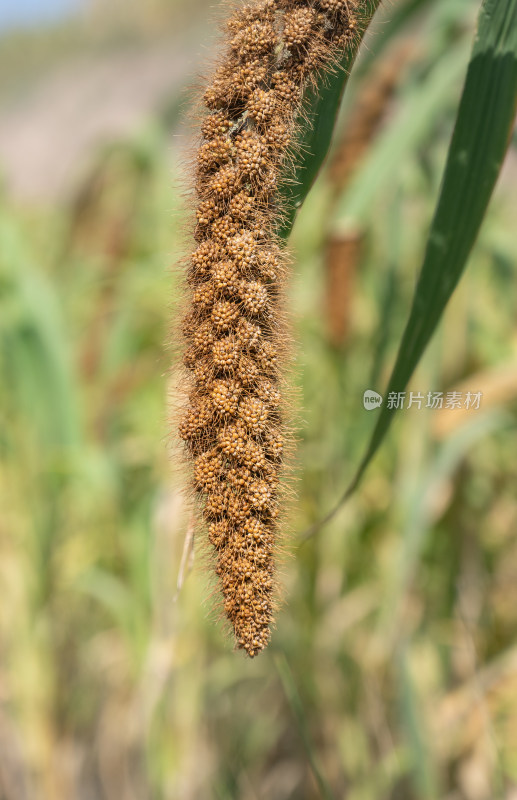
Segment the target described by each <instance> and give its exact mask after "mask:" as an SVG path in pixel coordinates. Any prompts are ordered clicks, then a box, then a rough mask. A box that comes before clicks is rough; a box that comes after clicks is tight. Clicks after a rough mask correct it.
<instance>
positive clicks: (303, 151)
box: [279, 0, 381, 238]
mask: <svg viewBox="0 0 517 800" xmlns="http://www.w3.org/2000/svg"><path fill="white" fill-rule="evenodd" d="M380 3H381V0H369V1H368V2H367V3H365V8H364V10H363V14H362V19H361V22H360V25H359V26H358V31H357V36H356V39H355V41H354V43H353V44H351V45H350V47H349V48H348V49H347V50H346V52H345V54H344V56H343V59H342V61H341V63H340V64H339V65H338V67H337V68H336V70H335V72H334V73H333V74H331V75H330V76H329V75H322V76H321V78H320V81H319V84H318V86H317V88H316V90H314V91H309V92H308V94H307V97H306V98H305V119H304V120H303V122H302V123H301V125H300V135H299V137H298V142H297V155H296V163H295V165H294V169H293V172H292V174H291V175H290V176H289V181H288V182H287V183H286V185H285V187H284V192H283V194H284V199H285V201H286V208H287V209H288V211H287V214H286V219H285V221H284V223H283V225H282V228H281V230H280V232H279V233H280V236H282V237H283V238H287V237H288V236H289V234H290V233H291V230H292V227H293V224H294V220H295V218H296V213H297V211H298V209H299V208H300V206H301V205H302V203H303V201H304V200H305V198H306V196H307V194H308V192H309V189H310V188H311V186H312V184H313V183H314V181H315V179H316V176H317V175H318V172H319V171H320V169H321V166H322V164H323V162H324V161H325V158H326V156H327V153H328V150H329V147H330V142H331V139H332V133H333V131H334V125H335V123H336V118H337V115H338V112H339V107H340V105H341V99H342V97H343V92H344V90H345V88H346V85H347V83H348V78H349V75H350V70H351V69H352V66H353V64H354V61H355V59H356V57H357V53H358V51H359V46H360V44H361V41H362V39H363V36H364V34H365V32H366V29H367V28H368V25H369V24H370V22H371V20H372V17H373V15H374V14H375V11H376V10H377V8H378V7H379V5H380Z"/></svg>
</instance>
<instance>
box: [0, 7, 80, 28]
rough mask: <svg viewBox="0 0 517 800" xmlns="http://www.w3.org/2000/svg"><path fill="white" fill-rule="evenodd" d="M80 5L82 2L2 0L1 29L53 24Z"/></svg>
mask: <svg viewBox="0 0 517 800" xmlns="http://www.w3.org/2000/svg"><path fill="white" fill-rule="evenodd" d="M80 5H81V0H0V29H5V28H11V27H22V26H23V27H27V26H32V25H37V24H39V23H41V22H46V21H49V22H51V21H52V20H55V19H58V18H59V17H61V16H65V15H68V14H70V13H73V12H74V11H75V10H76V9H78V8H79V7H80Z"/></svg>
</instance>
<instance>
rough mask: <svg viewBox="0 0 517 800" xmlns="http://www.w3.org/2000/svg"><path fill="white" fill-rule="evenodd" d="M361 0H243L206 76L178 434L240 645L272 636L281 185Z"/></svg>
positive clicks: (281, 417) (352, 32)
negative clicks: (322, 78) (310, 96)
mask: <svg viewBox="0 0 517 800" xmlns="http://www.w3.org/2000/svg"><path fill="white" fill-rule="evenodd" d="M362 5H363V6H364V3H361V2H358V0H317V2H307V1H304V0H260V2H257V3H251V4H247V5H244V6H242V7H241V8H239V9H237V10H235V11H234V12H233V13H232V15H231V17H230V19H229V20H228V22H227V23H226V26H225V33H224V36H225V38H226V46H225V49H224V53H223V55H222V57H221V59H220V61H219V63H218V65H217V68H216V69H215V71H214V74H213V75H212V78H211V80H210V81H209V82H208V85H206V87H205V89H204V93H203V99H202V103H203V106H204V114H203V118H202V120H201V140H200V143H199V148H198V151H197V155H196V158H195V161H194V164H193V174H194V189H195V197H196V225H195V229H194V239H195V242H196V246H195V249H194V252H193V253H192V256H191V258H190V261H189V264H188V267H187V276H186V281H185V283H186V294H187V300H186V305H187V308H186V313H185V316H184V320H183V325H182V336H183V340H184V351H183V364H184V368H185V375H184V378H183V379H182V383H183V385H184V386H185V385H186V386H187V389H186V391H185V396H186V398H187V399H186V408H185V410H184V414H183V416H182V419H181V422H180V424H179V434H180V437H181V439H182V440H183V441H184V443H185V450H186V452H187V454H188V458H189V460H190V462H191V464H192V467H193V487H194V489H195V490H196V492H197V493H198V494H199V496H200V499H201V503H200V507H201V509H202V511H201V513H202V516H203V517H204V520H205V523H206V525H207V527H208V540H209V542H210V543H211V545H212V547H213V548H214V557H215V558H214V560H215V572H216V574H217V575H218V576H219V581H220V586H221V590H222V595H223V607H224V614H225V615H226V617H227V619H228V620H229V622H230V623H231V626H232V629H233V632H234V636H235V641H236V645H237V647H238V648H241V649H243V650H244V651H245V652H246V653H247V654H248V655H249V656H256V655H257V654H258V653H259V652H260V651H261V650H263V649H264V648H265V647H266V645H267V644H268V641H269V638H270V628H271V624H272V622H273V612H274V608H275V604H276V595H277V588H276V561H277V554H278V550H279V545H280V539H281V527H282V523H281V519H282V501H283V497H284V494H283V484H284V476H283V474H282V472H283V468H284V464H285V444H286V441H288V440H289V430H288V419H287V417H288V411H287V410H286V409H288V407H289V406H288V403H286V398H285V391H286V390H285V380H284V376H285V369H286V359H287V354H288V347H287V345H286V342H287V340H288V338H287V333H286V331H287V329H286V323H285V300H284V293H285V288H286V279H287V257H286V253H285V251H284V249H283V248H282V246H281V244H280V243H279V241H278V239H277V230H278V229H279V226H280V223H281V221H282V217H283V214H284V212H285V209H283V208H282V200H281V191H280V189H281V185H282V182H283V181H284V180H285V176H286V173H288V172H289V164H290V159H292V157H293V152H295V139H296V130H297V127H296V126H297V120H298V119H299V117H300V114H301V113H302V111H303V97H304V92H305V89H306V88H307V87H308V86H309V85H311V86H315V85H316V83H317V77H318V75H319V74H320V72H321V70H325V69H327V70H330V69H333V68H334V67H335V64H336V63H337V62H338V61H339V56H340V54H341V53H342V51H343V48H345V47H347V46H348V45H349V43H350V41H351V40H352V39H353V38H354V37H355V36H356V33H357V28H358V21H359V15H360V12H361V6H362Z"/></svg>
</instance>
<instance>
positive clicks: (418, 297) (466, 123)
mask: <svg viewBox="0 0 517 800" xmlns="http://www.w3.org/2000/svg"><path fill="white" fill-rule="evenodd" d="M516 108H517V0H485V2H484V3H483V5H482V8H481V12H480V15H479V20H478V29H477V33H476V38H475V42H474V48H473V52H472V56H471V60H470V63H469V67H468V71H467V78H466V82H465V86H464V89H463V94H462V98H461V102H460V107H459V111H458V116H457V119H456V126H455V130H454V135H453V138H452V142H451V145H450V148H449V153H448V157H447V163H446V167H445V173H444V178H443V183H442V188H441V192H440V197H439V200H438V205H437V207H436V211H435V215H434V219H433V222H432V225H431V231H430V233H429V238H428V242H427V248H426V252H425V257H424V263H423V266H422V270H421V273H420V276H419V278H418V282H417V286H416V291H415V296H414V299H413V304H412V308H411V312H410V316H409V321H408V323H407V325H406V329H405V331H404V335H403V337H402V342H401V345H400V349H399V352H398V355H397V359H396V362H395V366H394V369H393V372H392V375H391V378H390V381H389V384H388V388H387V392H386V398H387V397H388V396H389V394H390V393H391V392H401V391H403V390H404V389H405V387H406V385H407V383H408V381H409V379H410V378H411V376H412V374H413V372H414V370H415V368H416V366H417V364H418V362H419V360H420V358H421V356H422V354H423V353H424V350H425V349H426V347H427V345H428V343H429V341H430V339H431V337H432V335H433V333H434V331H435V329H436V326H437V325H438V322H439V321H440V318H441V316H442V313H443V311H444V309H445V307H446V305H447V303H448V301H449V299H450V297H451V295H452V293H453V292H454V289H455V288H456V286H457V284H458V281H459V280H460V277H461V275H462V273H463V271H464V269H465V267H466V264H467V260H468V257H469V255H470V252H471V250H472V247H473V245H474V243H475V241H476V238H477V235H478V232H479V229H480V227H481V223H482V222H483V218H484V216H485V213H486V210H487V207H488V203H489V201H490V198H491V195H492V192H493V189H494V186H495V183H496V181H497V178H498V175H499V173H500V171H501V167H502V164H503V161H504V157H505V154H506V151H507V149H508V145H509V142H510V138H511V132H512V128H513V124H514V119H515V112H516ZM395 411H396V409H394V408H393V409H392V408H389V405H388V403H387V402H386V401H385V402H384V404H383V406H382V409H381V412H380V416H379V419H378V421H377V425H376V427H375V429H374V431H373V434H372V438H371V440H370V444H369V446H368V449H367V451H366V454H365V456H364V458H363V460H362V462H361V464H360V466H359V469H358V471H357V474H356V476H355V478H354V479H353V481H352V483H351V485H350V486H349V488H348V489H347V490H346V492H345V494H344V495H343V497H342V498H341V500H340V501H339V503H338V505H337V506H336V508H335V509H334V510H333V511H332V512H331V513H330V514H329V515H327V517H326V518H325V520H323V522H321V523H319V525H318V526H316V527H320V526H321V524H323V523H324V522H326V521H328V520H329V519H331V518H332V516H333V515H334V514H335V513H336V511H337V510H338V509H339V507H340V506H341V504H342V503H343V502H344V501H345V500H346V499H347V498H348V496H349V495H350V494H352V492H353V491H354V490H355V489H356V487H357V486H358V484H359V482H360V480H361V478H362V476H363V474H364V472H365V470H366V468H367V467H368V465H369V463H370V461H371V459H372V458H373V456H374V455H375V453H376V452H377V450H378V449H379V447H380V445H381V443H382V441H383V440H384V437H385V435H386V433H387V431H388V429H389V427H390V424H391V422H392V420H393V417H394V414H395ZM312 532H313V531H309V532H308V533H307V535H310V533H312Z"/></svg>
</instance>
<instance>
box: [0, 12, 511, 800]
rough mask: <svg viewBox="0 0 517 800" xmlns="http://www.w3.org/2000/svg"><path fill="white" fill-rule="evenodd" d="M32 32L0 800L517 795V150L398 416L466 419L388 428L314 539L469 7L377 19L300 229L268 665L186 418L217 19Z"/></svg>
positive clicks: (421, 220)
mask: <svg viewBox="0 0 517 800" xmlns="http://www.w3.org/2000/svg"><path fill="white" fill-rule="evenodd" d="M26 5H27V8H26V9H24V4H21V5H20V6H19V9H18V11H19V14H18V18H17V19H14V12H13V13H12V14H10V15H8V14H3V16H2V15H0V24H1V25H2V26H3V30H0V34H1V42H0V187H1V188H0V508H1V514H0V587H1V592H2V603H1V606H0V798H1V800H148V799H149V800H176V798H178V799H179V800H198V799H199V800H208V799H209V798H216V799H217V800H234V798H235V799H237V798H238V799H239V800H240V799H241V798H242V799H243V800H259V799H260V800H263V799H264V800H287V798H293V799H294V800H312V798H325V800H328V798H347V799H348V800H434V799H435V798H436V800H496V799H499V798H501V799H504V800H516V798H517V745H516V742H517V637H516V634H517V489H516V486H517V461H516V458H515V453H516V451H517V447H516V445H517V430H516V415H517V328H516V313H515V312H516V309H517V281H516V275H515V271H516V263H517V238H516V233H515V216H516V213H517V180H516V177H517V148H516V147H515V137H514V143H513V145H512V148H511V149H510V153H509V156H508V159H507V162H506V165H505V169H504V172H503V175H502V178H501V180H500V182H499V185H498V189H497V192H496V195H495V197H494V199H493V202H492V204H491V207H490V211H489V214H488V217H487V219H486V221H485V224H484V227H483V229H482V235H481V237H480V239H479V241H478V244H477V246H476V249H475V252H474V254H473V256H472V259H471V263H470V268H469V270H468V271H467V274H466V276H465V278H464V279H463V281H462V283H461V285H460V288H459V290H458V291H457V293H456V295H455V296H454V299H453V302H452V303H451V305H450V307H449V309H448V311H447V314H446V317H445V320H444V322H443V324H442V325H441V327H440V331H439V334H438V336H437V337H436V338H435V340H434V342H433V344H432V346H431V348H430V349H429V351H428V353H427V355H426V357H425V359H424V361H423V362H422V365H421V366H420V368H419V370H418V372H417V374H416V375H415V377H414V379H413V380H412V383H411V386H410V387H409V389H410V390H411V391H413V392H414V393H419V392H420V393H422V394H423V395H424V397H426V396H427V393H428V392H430V391H432V392H444V393H448V392H452V391H458V392H461V393H462V396H463V397H465V395H466V393H467V392H468V391H470V392H472V393H477V392H481V393H482V395H483V397H482V402H481V407H480V409H479V410H475V409H470V410H465V409H464V408H463V409H445V408H444V409H441V410H439V409H438V410H431V409H426V408H425V407H423V408H421V409H418V407H417V406H416V405H414V406H413V408H411V409H410V410H405V411H403V412H402V413H401V414H400V415H399V418H398V419H397V421H396V423H395V425H394V427H393V430H392V431H391V433H390V436H389V437H388V440H387V443H386V444H385V445H384V447H383V449H382V451H381V453H380V454H379V456H378V457H377V459H376V460H375V461H374V463H373V464H372V466H371V467H370V469H369V472H368V474H367V476H366V478H365V480H364V482H363V484H362V486H361V487H360V489H359V491H358V492H357V493H356V495H355V496H354V497H353V498H352V499H351V500H350V501H349V502H348V503H347V504H346V505H345V506H343V508H342V509H341V510H340V512H339V513H338V514H337V515H336V516H335V518H334V519H333V520H332V522H331V523H330V524H328V525H327V526H326V527H324V528H322V529H321V530H318V531H317V532H316V533H315V535H313V536H311V537H310V538H308V539H306V540H304V541H302V540H303V539H304V532H305V531H307V530H308V529H309V528H310V526H312V525H314V524H315V523H317V522H318V521H319V520H320V519H321V518H322V517H323V516H324V515H325V513H326V512H327V511H328V510H329V509H330V508H331V507H332V506H333V505H334V504H335V502H336V501H337V499H338V497H339V496H340V494H341V493H342V492H343V489H344V488H345V487H346V484H347V482H348V481H349V480H350V479H351V477H352V476H353V473H354V469H355V468H356V467H357V464H358V462H359V460H360V458H361V456H362V454H363V452H364V448H365V445H366V443H367V441H368V436H369V434H370V432H371V430H372V427H373V422H374V420H375V412H371V411H365V410H364V408H363V393H364V391H365V390H367V389H372V390H376V391H379V392H381V393H382V391H383V388H384V386H385V383H386V379H387V377H388V375H389V368H390V366H391V364H392V363H393V358H394V355H395V352H396V347H397V343H398V341H399V339H400V335H401V332H402V329H403V326H404V323H405V320H406V317H407V313H408V309H409V304H410V301H411V297H412V291H413V287H414V282H415V277H416V271H417V269H418V266H419V264H420V262H421V255H422V249H423V246H424V243H425V237H426V234H427V230H428V226H429V221H430V216H431V214H432V210H433V207H434V204H435V201H436V196H437V192H438V188H439V183H440V177H441V172H442V169H443V164H444V158H445V154H446V152H447V146H448V143H449V140H450V135H451V130H452V124H453V120H454V113H455V107H456V105H457V101H458V98H459V94H460V91H461V86H462V80H463V76H464V72H465V68H466V64H467V61H468V53H469V48H470V45H471V41H472V36H473V30H474V21H475V13H476V11H477V6H478V4H477V3H472V1H471V0H433V1H432V2H431V0H429V1H428V0H396V1H395V0H393V2H392V3H390V4H387V6H386V8H385V10H384V11H383V13H382V15H381V16H380V17H379V19H378V20H377V22H376V24H375V26H374V28H373V29H372V31H371V32H370V34H369V35H368V37H367V41H366V46H365V48H364V49H363V53H362V57H361V60H360V62H359V63H358V65H357V69H356V71H355V74H354V75H353V77H352V80H351V84H350V91H349V93H348V97H347V99H346V102H345V107H344V109H343V113H342V118H341V120H340V126H339V131H338V134H337V136H336V141H335V143H334V149H333V153H332V156H331V158H330V159H329V162H328V163H327V165H326V167H325V170H324V172H323V173H322V174H321V176H320V177H319V179H318V182H317V184H316V185H315V187H314V189H313V191H312V193H311V195H310V196H309V198H308V200H307V203H306V205H305V207H304V208H303V209H302V212H301V215H300V218H299V220H298V222H297V224H296V227H295V230H294V234H293V239H292V247H293V252H294V255H295V261H294V267H293V277H292V285H291V289H290V295H291V308H292V314H293V325H294V329H295V340H296V364H295V374H294V380H295V382H296V383H297V385H298V387H299V391H298V399H299V408H298V409H297V418H298V438H299V441H298V450H297V455H296V460H295V464H294V474H295V488H296V499H295V500H294V501H293V503H292V508H291V510H290V515H289V531H290V538H291V543H292V548H291V549H292V556H293V557H289V558H287V559H286V561H285V564H284V566H283V583H284V586H285V599H286V602H285V603H284V605H283V607H282V609H281V611H280V613H279V616H278V624H277V628H276V630H275V631H274V634H273V639H272V642H271V645H270V647H269V649H268V650H267V651H266V652H265V653H264V654H263V655H261V656H260V657H259V658H258V659H255V660H254V661H249V660H246V659H245V658H244V657H243V656H242V655H241V654H239V653H235V652H233V651H232V645H231V642H230V637H229V636H228V635H227V633H226V632H225V630H224V625H223V624H222V623H221V622H220V621H218V619H217V615H216V614H214V612H213V610H212V607H211V599H210V595H211V593H212V587H211V585H210V581H209V578H208V577H207V576H206V575H205V574H204V570H203V561H202V558H199V556H198V552H197V547H196V544H195V538H194V541H193V536H192V525H191V519H190V515H189V512H188V509H185V508H184V504H183V502H182V496H181V472H180V470H179V469H178V468H177V465H176V464H174V463H173V464H171V463H170V458H169V436H170V432H169V430H168V422H167V417H168V411H167V402H168V401H167V397H168V389H169V383H170V375H171V371H172V374H173V372H174V358H175V355H174V347H173V346H171V347H169V346H168V345H167V338H168V330H169V326H170V315H171V307H173V303H172V300H173V298H174V295H175V292H177V288H178V275H177V274H176V273H175V272H174V271H173V270H172V269H171V267H172V266H173V265H174V264H175V263H177V262H178V260H179V258H180V257H181V256H182V255H183V254H184V247H185V241H186V233H187V234H188V231H189V225H190V219H189V217H188V213H187V211H186V208H185V205H186V204H185V196H184V187H183V185H182V183H181V162H182V158H183V154H184V153H185V151H186V150H187V149H188V147H189V146H190V133H189V128H188V126H187V125H186V124H185V123H184V116H185V115H184V112H188V110H189V104H190V102H191V100H190V93H189V91H188V87H189V86H190V85H191V84H192V82H193V81H195V79H196V75H197V74H198V73H199V72H200V71H202V69H203V67H204V65H206V62H207V60H209V57H210V51H211V50H212V48H213V42H214V26H213V24H212V21H213V19H214V16H215V17H217V16H218V15H220V13H221V12H220V9H213V8H211V7H208V5H207V4H206V3H205V1H204V0H195V2H190V3H188V4H187V3H186V2H183V0H174V2H166V0H149V2H146V3H137V2H136V1H135V2H125V3H123V2H117V1H116V0H109V2H108V0H103V2H91V3H90V4H88V3H83V4H82V5H80V6H79V5H78V6H77V7H75V8H74V7H72V6H73V4H72V3H70V6H71V7H70V9H69V11H64V10H63V9H62V8H61V9H60V10H56V13H54V10H52V9H50V10H49V9H46V8H44V3H43V1H42V0H40V2H39V3H37V2H33V3H32V6H31V5H30V3H26ZM50 5H51V4H49V7H50ZM57 5H59V4H57V3H56V6H57ZM63 5H64V4H63ZM13 9H14V7H13ZM58 11H59V13H58ZM22 12H23V13H22ZM47 12H48V13H47ZM338 204H341V207H346V208H351V209H356V211H357V209H360V212H359V211H357V213H356V215H355V217H354V218H353V220H352V221H353V224H351V225H350V226H349V229H348V231H347V232H346V233H343V232H341V233H340V234H339V235H338V234H337V233H336V232H335V231H333V230H332V228H331V226H330V225H329V223H328V220H329V219H331V217H332V214H333V210H334V209H335V208H336V207H337V205H338ZM424 405H425V402H424Z"/></svg>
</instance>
